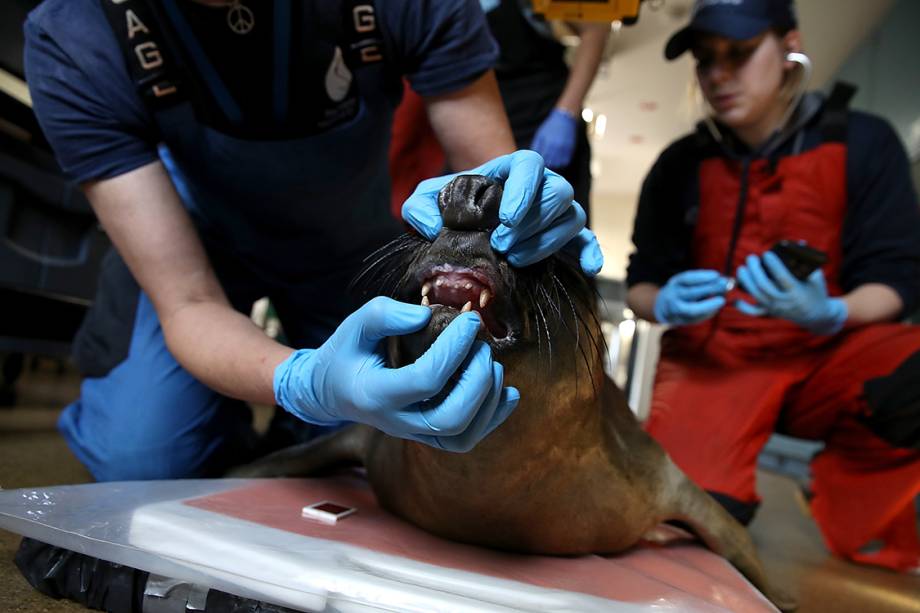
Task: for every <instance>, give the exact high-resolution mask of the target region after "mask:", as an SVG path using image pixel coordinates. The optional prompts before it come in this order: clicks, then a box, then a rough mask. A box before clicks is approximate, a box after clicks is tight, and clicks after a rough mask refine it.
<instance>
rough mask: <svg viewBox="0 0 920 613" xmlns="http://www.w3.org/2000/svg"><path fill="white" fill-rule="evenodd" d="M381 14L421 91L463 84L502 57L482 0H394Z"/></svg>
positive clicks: (452, 88)
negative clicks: (482, 7) (483, 9)
mask: <svg viewBox="0 0 920 613" xmlns="http://www.w3.org/2000/svg"><path fill="white" fill-rule="evenodd" d="M381 18H382V19H384V21H385V23H384V27H383V30H384V33H385V36H387V38H388V39H389V40H388V42H389V44H390V47H391V48H392V50H393V51H395V55H396V57H397V61H398V62H400V67H401V69H402V72H403V73H404V74H405V75H406V76H407V77H408V79H409V83H410V84H411V86H412V89H414V90H415V91H416V92H418V93H419V94H420V95H422V96H434V95H438V94H446V93H450V92H453V91H456V90H458V89H461V88H463V87H465V86H467V85H469V84H470V83H472V82H473V81H474V80H476V79H477V78H479V77H480V76H481V75H482V74H483V73H484V72H486V71H487V70H489V69H490V68H492V67H493V66H494V64H495V62H496V61H497V60H498V45H497V44H496V43H495V41H494V40H493V38H492V35H491V33H490V32H489V27H488V24H487V22H486V19H485V15H484V14H483V12H482V9H481V8H480V6H479V3H478V1H477V0H392V1H390V2H387V3H386V10H384V11H382V17H381Z"/></svg>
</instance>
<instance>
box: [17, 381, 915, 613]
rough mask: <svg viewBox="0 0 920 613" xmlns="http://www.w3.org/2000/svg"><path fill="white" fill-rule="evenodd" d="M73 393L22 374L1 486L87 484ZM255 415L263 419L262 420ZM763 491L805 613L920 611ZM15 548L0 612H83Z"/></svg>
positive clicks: (781, 571)
mask: <svg viewBox="0 0 920 613" xmlns="http://www.w3.org/2000/svg"><path fill="white" fill-rule="evenodd" d="M77 391H78V383H77V380H76V379H75V378H74V376H73V375H72V374H67V373H64V374H58V373H57V372H56V371H55V370H54V369H51V368H48V367H47V365H46V367H45V368H43V369H41V370H40V371H38V372H36V371H30V372H27V373H26V374H25V375H24V377H23V380H22V381H21V382H20V384H19V385H18V392H19V402H18V403H17V405H16V407H14V408H12V409H0V486H2V487H4V488H7V489H11V488H19V487H31V486H44V485H55V484H62V483H83V482H87V481H88V480H89V475H88V474H87V473H86V471H85V470H84V469H83V468H82V466H80V464H79V463H78V462H77V461H76V459H75V458H74V457H73V455H72V454H71V453H70V451H69V450H68V449H67V446H66V445H65V444H64V442H63V440H62V439H61V437H60V436H59V435H58V434H57V431H56V430H55V426H54V424H55V420H56V418H57V414H58V412H59V410H60V408H61V407H62V406H64V405H65V404H66V403H67V402H69V401H70V400H71V399H73V398H74V397H75V396H76V394H77ZM260 417H261V420H263V421H264V419H265V415H261V416H260ZM760 486H761V492H762V494H763V496H764V499H765V502H764V505H763V508H762V509H761V511H760V513H759V515H758V517H757V518H756V519H755V521H754V523H753V525H752V528H751V530H752V533H753V536H754V539H755V541H756V542H757V544H758V547H759V548H760V551H761V554H762V556H763V558H764V561H765V563H766V565H767V570H768V572H769V574H770V575H771V576H772V577H773V578H774V580H776V581H777V582H779V583H781V584H783V585H786V586H788V588H789V590H790V591H792V592H795V593H796V594H798V598H799V602H800V605H801V608H800V609H799V610H800V611H801V612H802V613H828V612H832V613H838V612H839V613H847V612H851V611H852V612H859V613H895V612H904V611H911V612H914V613H920V577H907V576H903V575H896V574H894V573H889V572H886V571H882V570H875V569H870V568H861V567H856V566H853V565H851V564H847V563H844V562H841V561H839V560H836V559H834V558H831V557H830V556H828V555H827V553H826V551H825V550H824V548H823V545H822V543H821V538H820V535H819V534H818V531H817V529H816V528H815V526H814V524H813V523H812V522H811V520H810V519H808V518H807V517H805V516H804V515H803V514H802V513H801V511H800V510H799V508H798V506H797V505H796V503H795V501H794V497H793V493H794V490H795V488H794V486H793V484H792V482H790V481H788V480H787V479H785V478H782V477H778V476H775V475H771V474H768V473H762V474H761V475H760ZM18 543H19V537H18V536H17V535H14V534H10V533H8V532H4V531H2V530H0V612H3V613H20V612H29V613H37V612H47V613H64V612H67V613H72V612H74V611H82V610H84V609H82V608H81V607H79V606H77V605H75V604H72V603H69V602H64V601H54V600H52V599H50V598H46V597H44V596H42V595H40V594H38V593H37V592H35V591H33V590H32V589H31V587H29V585H28V584H27V583H26V582H25V581H24V580H23V579H22V577H21V576H20V574H19V571H18V570H17V569H16V568H15V566H14V565H13V562H12V559H13V555H14V553H15V551H16V548H17V546H18Z"/></svg>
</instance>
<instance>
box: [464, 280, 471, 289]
mask: <svg viewBox="0 0 920 613" xmlns="http://www.w3.org/2000/svg"><path fill="white" fill-rule="evenodd" d="M463 288H464V289H473V284H472V283H470V282H469V281H467V282H466V284H465V285H464V286H463Z"/></svg>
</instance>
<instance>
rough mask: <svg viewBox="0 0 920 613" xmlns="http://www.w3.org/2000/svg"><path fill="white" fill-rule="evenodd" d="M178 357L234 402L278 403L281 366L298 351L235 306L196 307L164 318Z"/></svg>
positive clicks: (168, 341)
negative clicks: (275, 384) (276, 384)
mask: <svg viewBox="0 0 920 613" xmlns="http://www.w3.org/2000/svg"><path fill="white" fill-rule="evenodd" d="M161 325H162V327H163V334H164V336H165V337H166V344H167V346H168V347H169V350H170V352H171V353H172V354H173V357H175V358H176V360H177V361H178V362H179V363H180V364H182V366H183V367H184V368H185V369H186V370H188V371H189V372H190V373H191V374H192V375H193V376H194V377H195V378H196V379H198V380H199V381H201V382H202V383H204V384H205V385H207V386H208V387H210V388H211V389H213V390H215V391H217V392H220V393H221V394H224V395H226V396H230V397H232V398H238V399H240V400H245V401H247V402H256V403H261V404H274V402H275V394H274V391H273V387H272V380H273V377H274V372H275V367H276V366H277V365H278V364H280V363H281V362H283V361H284V360H285V359H287V357H288V356H289V355H290V354H291V353H292V352H293V350H292V349H291V348H290V347H285V346H284V345H281V344H280V343H277V342H275V341H274V340H272V339H271V338H269V337H268V336H267V335H266V334H265V333H264V332H263V331H262V330H260V329H259V328H258V327H257V326H256V325H255V324H253V323H252V321H251V320H250V319H249V318H248V317H246V316H245V315H243V314H242V313H238V312H237V311H234V310H233V309H232V308H230V307H229V305H221V304H219V303H214V302H198V303H191V304H189V305H188V306H185V307H183V308H181V309H179V310H178V311H176V312H175V313H173V314H171V315H169V316H167V317H165V318H162V320H161Z"/></svg>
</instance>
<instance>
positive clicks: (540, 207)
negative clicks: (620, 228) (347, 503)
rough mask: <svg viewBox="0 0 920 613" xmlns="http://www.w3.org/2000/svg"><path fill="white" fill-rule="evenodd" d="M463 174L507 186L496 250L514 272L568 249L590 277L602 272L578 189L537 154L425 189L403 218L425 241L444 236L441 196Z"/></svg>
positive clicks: (520, 154) (519, 154) (501, 160)
mask: <svg viewBox="0 0 920 613" xmlns="http://www.w3.org/2000/svg"><path fill="white" fill-rule="evenodd" d="M458 174H479V175H484V176H487V177H489V178H492V179H496V180H498V181H502V182H504V191H503V193H502V201H501V205H500V207H499V214H498V217H499V221H500V222H501V223H500V224H499V226H498V227H497V228H496V229H495V230H494V231H493V232H492V248H493V249H495V250H496V251H498V252H500V253H504V254H506V256H507V258H508V261H509V262H511V264H512V265H513V266H527V265H529V264H533V263H534V262H538V261H540V260H542V259H544V258H546V257H549V256H550V255H552V254H553V253H555V252H556V251H558V250H560V249H565V250H566V251H567V252H569V253H571V254H572V255H573V256H574V257H576V258H578V260H579V262H580V264H581V268H582V270H584V272H585V273H586V274H588V275H590V276H594V275H596V274H597V273H598V272H600V270H601V267H602V266H603V265H604V256H603V255H602V254H601V248H600V245H598V242H597V238H596V237H595V236H594V233H593V232H591V231H590V230H588V229H587V228H586V227H585V221H586V219H587V216H586V215H585V211H584V209H582V208H581V205H579V204H578V203H577V202H575V201H574V200H573V199H572V197H573V193H574V192H573V191H572V186H571V185H569V182H568V181H566V180H565V179H563V178H562V177H561V176H559V175H558V174H556V173H555V172H553V171H552V170H547V169H546V168H545V167H544V164H543V158H541V157H540V155H539V154H537V153H535V152H533V151H515V152H514V153H510V154H508V155H503V156H501V157H498V158H495V159H494V160H491V161H489V162H486V163H485V164H483V165H482V166H479V167H478V168H474V169H472V170H468V171H465V172H461V173H456V174H453V175H448V176H444V177H437V178H434V179H427V180H425V181H422V182H421V183H419V185H418V187H417V188H416V189H415V192H414V193H413V194H412V195H411V196H409V199H408V200H406V202H405V203H404V204H403V207H402V216H403V219H405V220H406V221H407V222H408V223H409V224H411V225H412V227H414V228H415V229H416V230H418V231H419V233H420V234H422V236H424V237H425V238H427V239H428V240H434V238H435V237H436V236H437V235H438V232H440V231H441V227H442V226H443V221H442V219H441V213H440V211H439V210H438V192H439V191H440V190H441V188H442V187H444V186H445V185H446V184H447V183H449V182H450V180H451V179H453V178H454V177H455V176H457V175H458Z"/></svg>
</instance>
